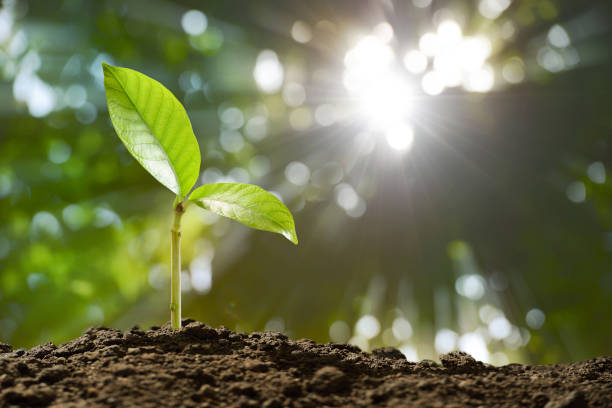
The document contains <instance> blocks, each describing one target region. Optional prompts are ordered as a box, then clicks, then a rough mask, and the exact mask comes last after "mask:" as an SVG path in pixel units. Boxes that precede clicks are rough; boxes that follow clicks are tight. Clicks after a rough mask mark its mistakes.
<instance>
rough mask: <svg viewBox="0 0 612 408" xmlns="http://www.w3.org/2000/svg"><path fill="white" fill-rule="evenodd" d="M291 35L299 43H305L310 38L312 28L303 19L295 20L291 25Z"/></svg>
mask: <svg viewBox="0 0 612 408" xmlns="http://www.w3.org/2000/svg"><path fill="white" fill-rule="evenodd" d="M291 37H293V39H294V40H295V41H297V42H299V43H302V44H305V43H307V42H309V41H310V40H312V29H311V28H310V26H309V25H308V24H306V23H305V22H303V21H296V22H295V23H293V26H291Z"/></svg>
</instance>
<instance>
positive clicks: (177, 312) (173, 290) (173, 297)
mask: <svg viewBox="0 0 612 408" xmlns="http://www.w3.org/2000/svg"><path fill="white" fill-rule="evenodd" d="M184 212H185V207H184V206H183V203H178V205H176V207H175V208H174V222H173V224H172V229H171V230H170V245H171V249H170V257H171V258H172V260H171V263H170V324H171V326H172V328H173V329H174V330H179V329H180V328H181V217H182V216H183V213H184Z"/></svg>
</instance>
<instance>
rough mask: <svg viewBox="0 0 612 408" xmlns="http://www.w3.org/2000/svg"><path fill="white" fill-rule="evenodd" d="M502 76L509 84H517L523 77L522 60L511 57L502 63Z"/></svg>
mask: <svg viewBox="0 0 612 408" xmlns="http://www.w3.org/2000/svg"><path fill="white" fill-rule="evenodd" d="M502 76H503V77H504V79H505V80H506V81H508V82H509V83H511V84H518V83H519V82H522V81H523V80H524V79H525V68H524V64H523V60H521V59H520V58H519V57H512V58H510V59H509V60H508V61H506V63H505V64H504V66H503V68H502Z"/></svg>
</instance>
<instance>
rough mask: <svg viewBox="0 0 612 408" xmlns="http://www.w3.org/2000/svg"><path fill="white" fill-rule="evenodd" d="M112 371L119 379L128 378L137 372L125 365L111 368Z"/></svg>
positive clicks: (120, 364)
mask: <svg viewBox="0 0 612 408" xmlns="http://www.w3.org/2000/svg"><path fill="white" fill-rule="evenodd" d="M110 371H111V372H112V373H113V374H115V375H117V376H119V377H127V376H129V375H132V374H134V373H135V372H136V370H134V368H133V367H131V366H130V365H128V364H125V363H118V364H115V365H113V366H111V367H110Z"/></svg>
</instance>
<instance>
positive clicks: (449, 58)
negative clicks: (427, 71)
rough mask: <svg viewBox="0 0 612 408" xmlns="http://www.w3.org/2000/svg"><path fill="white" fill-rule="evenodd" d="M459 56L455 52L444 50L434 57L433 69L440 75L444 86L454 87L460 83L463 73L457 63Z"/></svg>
mask: <svg viewBox="0 0 612 408" xmlns="http://www.w3.org/2000/svg"><path fill="white" fill-rule="evenodd" d="M458 62H459V58H458V55H457V53H456V52H444V53H440V54H438V55H437V56H436V57H435V58H434V68H435V71H436V72H437V73H438V74H439V75H440V78H442V81H443V82H444V86H447V87H450V88H452V87H455V86H459V85H461V81H462V80H463V73H462V72H461V66H460V65H459V64H458Z"/></svg>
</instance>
